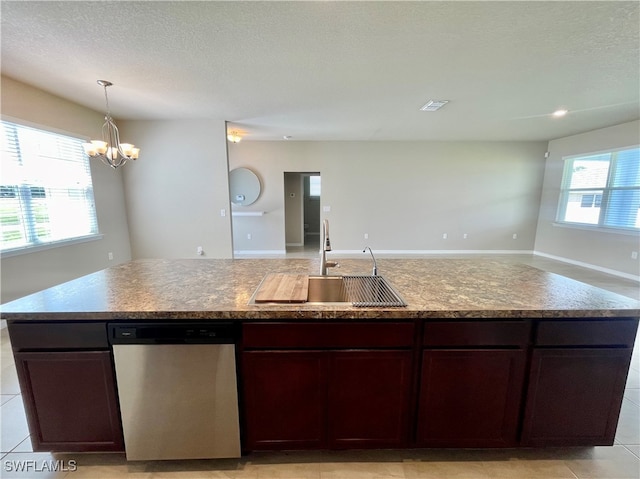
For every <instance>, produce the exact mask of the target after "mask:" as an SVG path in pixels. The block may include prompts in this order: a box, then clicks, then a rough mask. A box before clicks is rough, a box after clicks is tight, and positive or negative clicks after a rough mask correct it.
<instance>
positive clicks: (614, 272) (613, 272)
mask: <svg viewBox="0 0 640 479" xmlns="http://www.w3.org/2000/svg"><path fill="white" fill-rule="evenodd" d="M533 254H534V255H536V256H542V257H543V258H549V259H553V260H555V261H561V262H563V263H569V264H572V265H574V266H581V267H583V268H587V269H593V270H595V271H600V272H601V273H607V274H610V275H613V276H618V277H620V278H625V279H630V280H631V281H637V282H640V276H635V275H633V274H629V273H623V272H622V271H618V270H615V269H610V268H603V267H602V266H597V265H595V264H591V263H584V262H582V261H576V260H573V259H569V258H564V257H562V256H556V255H553V254H548V253H543V252H541V251H534V252H533Z"/></svg>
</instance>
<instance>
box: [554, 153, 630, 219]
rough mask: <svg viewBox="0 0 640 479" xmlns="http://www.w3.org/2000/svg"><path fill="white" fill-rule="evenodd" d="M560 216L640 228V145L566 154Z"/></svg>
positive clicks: (560, 217) (559, 217)
mask: <svg viewBox="0 0 640 479" xmlns="http://www.w3.org/2000/svg"><path fill="white" fill-rule="evenodd" d="M557 220H558V221H559V222H561V223H576V224H583V225H593V226H597V227H603V228H616V229H625V230H634V231H638V230H640V148H630V149H625V150H618V151H612V152H607V153H598V154H593V155H589V156H578V157H571V158H565V165H564V176H563V178H562V188H561V191H560V204H559V208H558V217H557Z"/></svg>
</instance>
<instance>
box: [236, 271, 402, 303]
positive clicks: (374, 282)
mask: <svg viewBox="0 0 640 479" xmlns="http://www.w3.org/2000/svg"><path fill="white" fill-rule="evenodd" d="M254 297H255V293H254V295H253V296H252V297H251V300H250V301H249V304H256V303H255V300H254ZM310 303H311V304H314V303H315V304H328V303H351V305H352V306H356V307H372V308H375V307H402V306H406V305H407V304H406V303H405V302H404V300H403V299H402V298H401V297H400V295H399V294H398V293H397V292H396V291H395V290H394V289H393V288H392V287H391V285H390V284H389V283H387V281H386V280H385V279H384V278H383V277H382V276H309V289H308V294H307V301H306V304H310Z"/></svg>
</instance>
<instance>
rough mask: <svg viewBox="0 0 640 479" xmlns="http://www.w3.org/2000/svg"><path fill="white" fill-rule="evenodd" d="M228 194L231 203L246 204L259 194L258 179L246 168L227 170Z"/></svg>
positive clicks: (253, 200) (250, 202) (252, 201)
mask: <svg viewBox="0 0 640 479" xmlns="http://www.w3.org/2000/svg"><path fill="white" fill-rule="evenodd" d="M229 194H230V195H231V203H233V204H234V205H239V206H248V205H250V204H253V203H255V201H256V200H257V199H258V196H260V180H259V179H258V177H257V176H256V174H255V173H254V172H253V171H251V170H250V169H248V168H236V169H234V170H231V171H230V172H229Z"/></svg>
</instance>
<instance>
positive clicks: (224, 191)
mask: <svg viewBox="0 0 640 479" xmlns="http://www.w3.org/2000/svg"><path fill="white" fill-rule="evenodd" d="M119 124H120V129H121V131H123V132H126V135H127V137H128V138H131V139H132V140H131V141H132V142H135V144H136V146H139V147H140V149H141V150H140V159H139V160H137V161H136V162H134V163H132V164H130V165H129V164H128V165H127V167H126V170H125V172H124V184H125V192H126V198H127V212H128V218H129V233H130V238H131V251H132V256H133V258H134V259H138V258H191V257H193V258H197V257H198V256H197V255H196V249H197V247H198V246H202V248H203V250H204V253H205V254H204V256H202V257H203V258H231V257H232V251H231V217H230V214H229V213H230V202H229V186H228V184H229V181H228V166H227V150H226V126H225V122H224V121H215V120H177V121H124V122H120V123H119ZM222 209H224V210H225V212H226V215H225V216H224V217H222V216H220V210H222Z"/></svg>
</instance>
